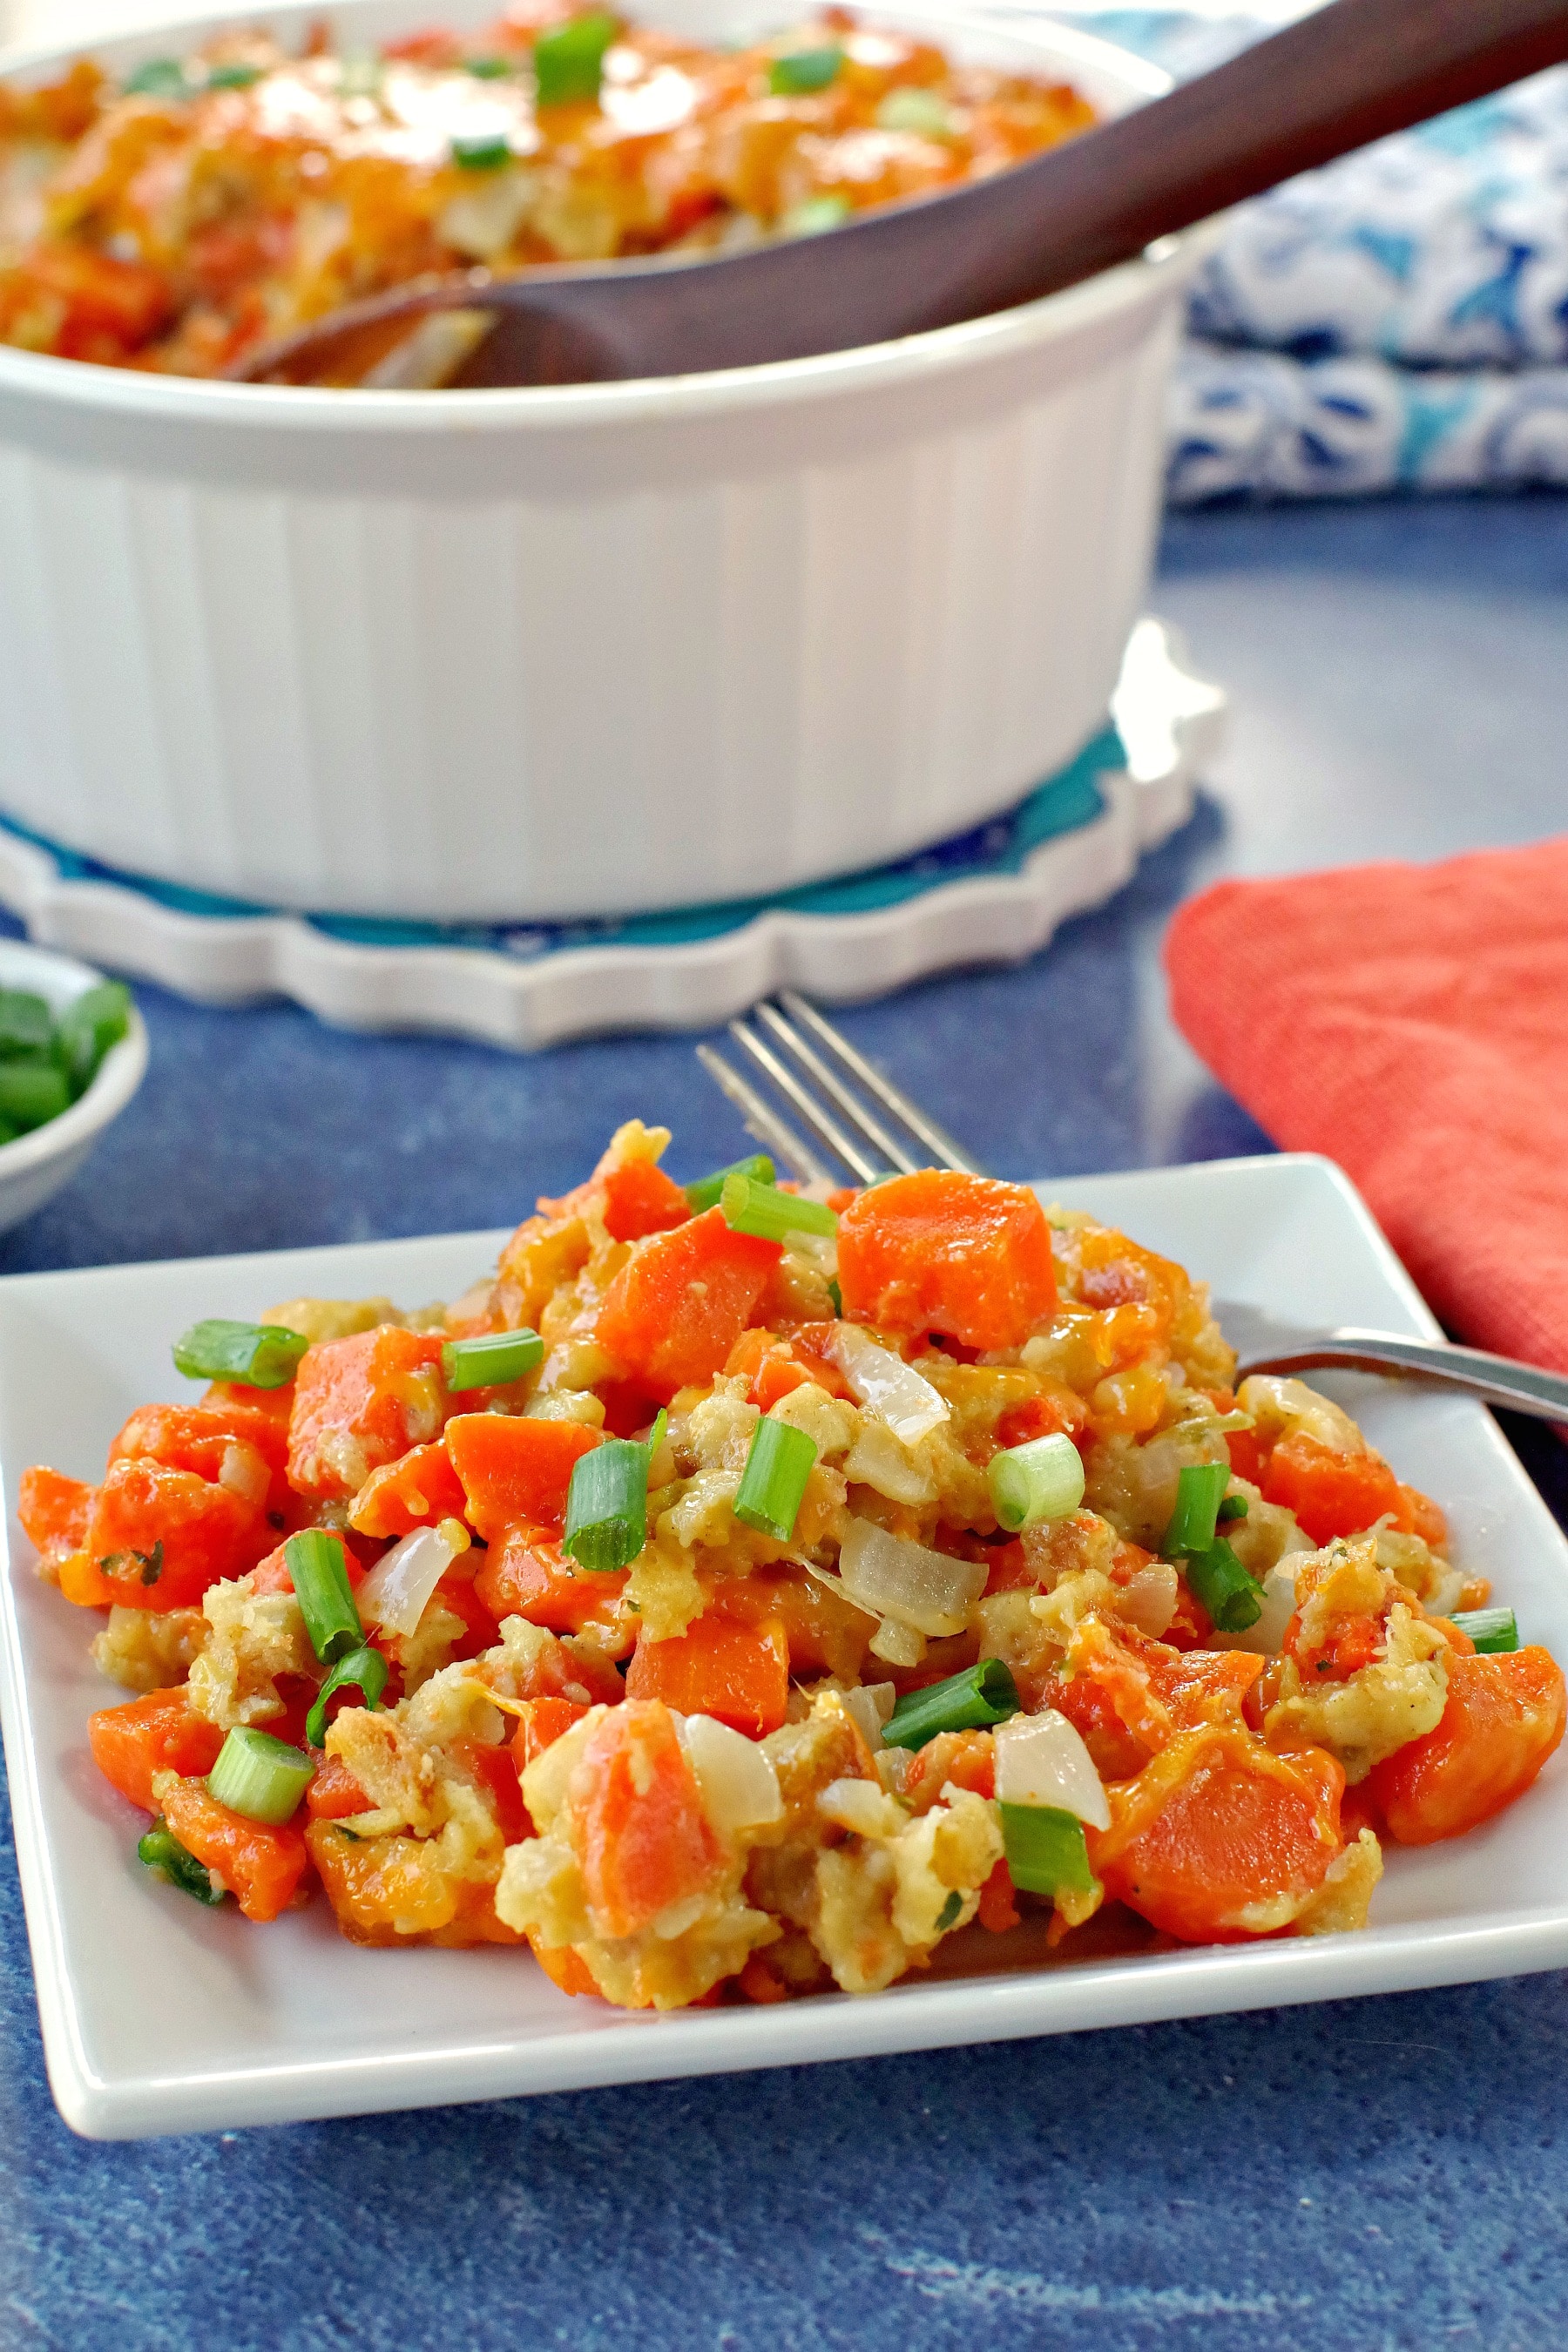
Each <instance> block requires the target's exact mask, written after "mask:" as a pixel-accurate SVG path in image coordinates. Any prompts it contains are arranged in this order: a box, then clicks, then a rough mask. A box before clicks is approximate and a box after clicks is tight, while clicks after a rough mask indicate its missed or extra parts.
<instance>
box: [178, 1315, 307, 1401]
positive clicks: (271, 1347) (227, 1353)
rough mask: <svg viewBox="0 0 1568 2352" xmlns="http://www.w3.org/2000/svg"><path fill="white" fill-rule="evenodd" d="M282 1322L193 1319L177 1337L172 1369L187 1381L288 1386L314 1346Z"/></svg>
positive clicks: (257, 1387)
mask: <svg viewBox="0 0 1568 2352" xmlns="http://www.w3.org/2000/svg"><path fill="white" fill-rule="evenodd" d="M309 1346H310V1341H309V1339H306V1338H305V1337H304V1335H303V1334H302V1333H301V1332H299V1331H289V1330H287V1329H285V1328H284V1326H283V1325H282V1324H281V1323H230V1322H228V1321H227V1320H226V1318H223V1317H221V1316H215V1317H214V1318H212V1319H211V1320H210V1321H209V1322H206V1323H193V1324H192V1326H191V1328H190V1329H189V1330H188V1331H186V1332H185V1333H184V1335H183V1336H182V1337H181V1338H180V1339H176V1340H175V1342H174V1370H176V1371H177V1372H184V1376H185V1378H186V1379H187V1380H188V1381H237V1382H238V1383H239V1385H240V1386H241V1387H242V1388H247V1389H281V1388H286V1387H287V1386H288V1384H289V1381H291V1380H292V1379H293V1377H294V1374H295V1372H296V1371H297V1370H298V1369H299V1364H300V1357H301V1356H302V1355H303V1354H304V1352H305V1350H306V1349H307V1348H308V1347H309Z"/></svg>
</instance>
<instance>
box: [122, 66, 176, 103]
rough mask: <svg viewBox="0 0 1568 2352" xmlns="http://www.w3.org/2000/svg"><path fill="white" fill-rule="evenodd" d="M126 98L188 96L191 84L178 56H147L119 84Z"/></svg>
mask: <svg viewBox="0 0 1568 2352" xmlns="http://www.w3.org/2000/svg"><path fill="white" fill-rule="evenodd" d="M121 89H122V90H123V92H124V95H125V96H126V97H127V98H189V96H190V94H191V85H190V83H189V82H188V81H187V80H186V79H185V68H184V66H183V65H182V64H181V63H180V60H179V58H148V59H147V62H146V64H145V65H140V66H138V67H137V68H136V70H135V72H134V73H132V74H128V75H127V76H126V79H125V80H124V81H123V82H122V83H121Z"/></svg>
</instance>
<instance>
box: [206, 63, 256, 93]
mask: <svg viewBox="0 0 1568 2352" xmlns="http://www.w3.org/2000/svg"><path fill="white" fill-rule="evenodd" d="M262 71H263V68H261V67H260V66H247V65H232V66H214V68H213V69H212V71H211V72H210V73H209V74H208V76H207V88H208V89H249V88H250V86H251V84H252V83H253V82H258V81H259V80H260V79H261V76H262Z"/></svg>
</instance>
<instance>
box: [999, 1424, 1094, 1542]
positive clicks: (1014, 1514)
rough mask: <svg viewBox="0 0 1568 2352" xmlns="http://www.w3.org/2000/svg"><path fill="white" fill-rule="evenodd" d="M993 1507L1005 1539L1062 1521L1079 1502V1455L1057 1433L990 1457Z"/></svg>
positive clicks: (1081, 1470) (1068, 1439)
mask: <svg viewBox="0 0 1568 2352" xmlns="http://www.w3.org/2000/svg"><path fill="white" fill-rule="evenodd" d="M985 1483H986V1485H987V1486H989V1487H990V1489H991V1505H992V1508H993V1509H994V1512H995V1514H996V1517H997V1519H998V1520H999V1522H1000V1523H1001V1525H1002V1526H1003V1527H1005V1528H1006V1530H1007V1532H1008V1534H1009V1535H1015V1536H1016V1534H1017V1533H1018V1531H1019V1529H1020V1528H1037V1527H1040V1526H1042V1525H1043V1524H1044V1522H1045V1521H1046V1520H1047V1519H1065V1518H1067V1517H1068V1515H1069V1513H1071V1512H1073V1511H1076V1510H1077V1508H1078V1507H1079V1504H1080V1503H1081V1502H1082V1500H1083V1456H1082V1454H1080V1453H1079V1450H1078V1447H1077V1446H1076V1445H1075V1444H1073V1442H1072V1439H1071V1438H1070V1437H1068V1436H1066V1435H1064V1434H1063V1433H1062V1432H1061V1431H1060V1430H1054V1431H1053V1432H1052V1433H1051V1434H1050V1435H1049V1436H1048V1437H1031V1438H1030V1440H1029V1442H1028V1444H1026V1445H1012V1446H1008V1447H1007V1448H1006V1449H1005V1452H1003V1453H1001V1454H993V1455H992V1456H991V1460H990V1462H989V1464H988V1465H986V1471H985Z"/></svg>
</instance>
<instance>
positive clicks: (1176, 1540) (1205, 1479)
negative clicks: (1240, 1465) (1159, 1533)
mask: <svg viewBox="0 0 1568 2352" xmlns="http://www.w3.org/2000/svg"><path fill="white" fill-rule="evenodd" d="M1229 1484H1230V1465H1229V1463H1228V1462H1196V1463H1189V1464H1188V1465H1187V1467H1186V1468H1185V1469H1184V1471H1183V1472H1182V1473H1181V1475H1180V1476H1179V1477H1178V1478H1177V1480H1176V1507H1175V1509H1174V1510H1173V1512H1172V1514H1171V1524H1170V1526H1169V1527H1168V1528H1166V1529H1165V1539H1164V1541H1163V1544H1162V1545H1161V1547H1160V1549H1161V1550H1162V1551H1163V1553H1164V1555H1165V1558H1166V1559H1180V1558H1181V1556H1182V1555H1183V1553H1184V1552H1200V1551H1206V1550H1207V1549H1208V1547H1209V1545H1210V1544H1212V1543H1213V1541H1214V1531H1215V1519H1216V1518H1217V1517H1218V1515H1219V1507H1220V1504H1221V1501H1222V1500H1223V1499H1224V1496H1225V1490H1226V1487H1227V1486H1229Z"/></svg>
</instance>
